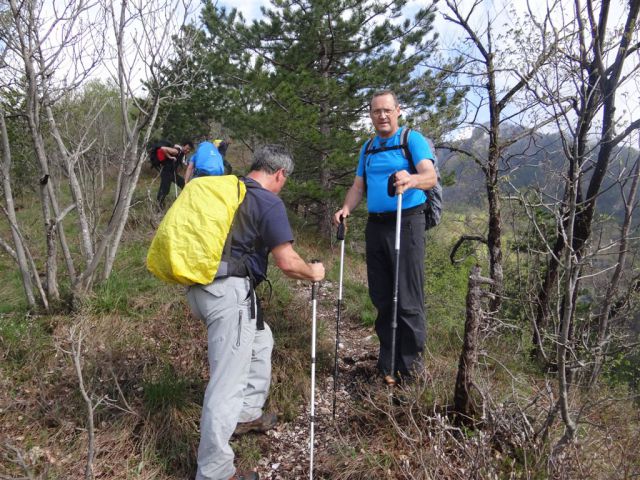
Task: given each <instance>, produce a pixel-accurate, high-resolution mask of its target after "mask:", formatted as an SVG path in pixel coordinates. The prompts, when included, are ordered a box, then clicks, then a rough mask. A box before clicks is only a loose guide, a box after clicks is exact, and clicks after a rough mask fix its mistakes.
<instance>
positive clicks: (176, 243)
mask: <svg viewBox="0 0 640 480" xmlns="http://www.w3.org/2000/svg"><path fill="white" fill-rule="evenodd" d="M246 192H247V189H246V187H245V185H244V183H243V182H241V181H240V179H238V177H236V176H235V175H224V176H213V177H198V178H195V179H193V180H191V181H190V182H189V183H187V184H186V185H185V188H184V189H183V190H182V193H180V195H178V198H177V199H176V201H175V202H174V203H173V205H171V208H169V210H168V211H167V213H166V215H165V216H164V218H163V219H162V222H160V225H159V226H158V230H157V231H156V234H155V236H154V237H153V241H152V242H151V246H150V247H149V252H148V253H147V268H148V269H149V271H150V272H151V273H153V274H154V275H155V276H156V277H158V278H159V279H160V280H164V281H165V282H168V283H180V284H182V285H193V284H196V283H197V284H201V285H206V284H208V283H211V282H212V281H213V278H214V277H215V275H216V272H217V271H218V266H219V265H220V260H221V258H222V253H223V250H224V244H225V242H226V240H227V235H228V233H229V230H230V229H231V223H232V222H233V217H234V215H235V213H236V210H237V209H238V206H239V205H240V204H241V203H242V201H243V200H244V196H245V194H246Z"/></svg>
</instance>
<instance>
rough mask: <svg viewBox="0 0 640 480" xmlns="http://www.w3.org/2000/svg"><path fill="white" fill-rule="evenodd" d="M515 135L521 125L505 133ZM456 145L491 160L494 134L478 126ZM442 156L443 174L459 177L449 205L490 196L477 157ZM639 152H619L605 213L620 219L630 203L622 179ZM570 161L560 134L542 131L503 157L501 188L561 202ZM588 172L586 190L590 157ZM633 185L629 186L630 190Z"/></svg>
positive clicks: (602, 201)
mask: <svg viewBox="0 0 640 480" xmlns="http://www.w3.org/2000/svg"><path fill="white" fill-rule="evenodd" d="M514 134H517V130H516V129H512V130H511V131H507V132H504V134H503V135H504V136H505V138H506V137H508V136H512V135H514ZM456 146H457V147H458V148H460V149H463V150H466V151H473V152H475V153H476V155H479V156H482V157H485V158H486V155H487V149H488V137H487V135H486V133H485V132H484V131H483V130H482V129H480V128H476V129H475V130H474V131H473V134H472V135H471V136H469V137H467V138H464V139H462V140H460V141H459V142H457V143H456ZM597 154H598V149H597V147H595V148H594V150H593V151H592V152H590V158H591V159H595V158H596V157H597ZM437 155H438V159H439V162H440V168H441V170H442V171H443V173H445V174H446V173H451V172H452V173H453V174H454V176H455V184H454V185H451V186H448V187H445V189H444V199H445V201H446V202H447V203H448V204H450V205H455V206H458V207H461V208H464V206H465V205H478V204H479V202H484V201H485V200H486V196H487V195H486V188H485V181H484V175H483V173H482V171H481V169H480V167H479V166H478V165H477V164H476V162H475V161H474V160H472V159H471V158H470V157H467V156H463V155H461V154H458V153H452V152H451V151H449V150H446V149H439V150H438V151H437ZM638 155H639V152H638V151H637V150H635V149H631V148H627V147H623V148H619V149H618V150H617V151H616V152H615V155H614V157H613V159H612V161H611V164H610V166H609V172H608V175H607V179H606V181H605V184H604V186H603V188H602V192H603V193H602V195H601V198H599V199H598V203H597V210H598V212H599V213H606V214H610V215H615V216H616V217H620V216H621V215H622V212H623V209H624V203H623V201H622V197H621V194H620V192H621V190H620V189H621V188H622V187H621V185H620V182H619V181H618V179H622V178H625V177H627V176H628V174H629V172H630V170H631V167H632V165H633V162H634V161H635V160H636V159H637V158H638ZM567 165H568V162H567V160H566V157H565V155H564V152H563V147H562V141H561V138H560V135H559V134H558V133H549V134H537V135H535V136H534V137H532V138H527V139H523V140H519V141H518V142H516V143H514V144H513V145H512V146H511V147H509V148H508V149H507V151H506V153H505V155H503V161H502V163H501V165H500V172H501V179H502V183H501V188H502V190H503V192H504V193H505V194H510V193H515V192H516V191H523V190H528V189H533V190H536V191H540V192H542V193H543V195H544V200H545V202H549V203H554V202H559V201H561V199H562V196H563V194H564V179H565V178H566V175H567ZM584 171H585V175H584V178H583V181H582V186H583V191H586V188H587V185H588V181H589V178H590V176H591V173H592V164H591V163H590V161H589V160H588V161H587V163H586V164H585V168H584ZM627 183H629V182H627ZM628 189H629V186H628V185H627V186H626V187H625V191H628Z"/></svg>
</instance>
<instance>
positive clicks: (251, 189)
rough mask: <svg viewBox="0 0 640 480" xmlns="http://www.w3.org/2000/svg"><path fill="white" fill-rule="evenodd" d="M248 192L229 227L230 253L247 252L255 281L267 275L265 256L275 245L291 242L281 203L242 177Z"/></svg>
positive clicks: (243, 253) (286, 219) (273, 195)
mask: <svg viewBox="0 0 640 480" xmlns="http://www.w3.org/2000/svg"><path fill="white" fill-rule="evenodd" d="M243 181H244V183H245V185H246V186H247V194H246V196H245V198H244V201H243V202H242V203H241V204H240V207H239V208H238V211H237V213H236V218H235V219H234V224H233V230H232V243H231V256H232V257H233V258H241V257H242V256H243V255H246V254H248V255H249V256H248V262H249V266H250V268H251V270H252V272H253V275H254V278H255V279H256V282H257V283H260V282H261V281H262V280H264V279H265V278H267V257H268V255H269V252H270V251H271V250H272V249H273V248H274V247H277V246H278V245H282V244H283V243H287V242H293V232H292V231H291V226H290V224H289V218H288V217H287V211H286V209H285V206H284V203H283V202H282V200H281V199H280V197H278V196H277V195H276V194H274V193H272V192H270V191H269V190H266V189H265V188H263V187H262V186H261V185H260V184H259V183H258V182H256V181H255V180H253V179H251V178H246V177H245V178H243Z"/></svg>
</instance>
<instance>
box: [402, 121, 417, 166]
mask: <svg viewBox="0 0 640 480" xmlns="http://www.w3.org/2000/svg"><path fill="white" fill-rule="evenodd" d="M409 133H411V129H410V128H409V127H404V128H403V129H402V133H401V134H400V148H401V149H402V153H403V155H404V158H406V159H407V160H408V161H409V172H410V173H418V170H417V169H416V166H415V164H414V163H413V155H411V149H410V148H409Z"/></svg>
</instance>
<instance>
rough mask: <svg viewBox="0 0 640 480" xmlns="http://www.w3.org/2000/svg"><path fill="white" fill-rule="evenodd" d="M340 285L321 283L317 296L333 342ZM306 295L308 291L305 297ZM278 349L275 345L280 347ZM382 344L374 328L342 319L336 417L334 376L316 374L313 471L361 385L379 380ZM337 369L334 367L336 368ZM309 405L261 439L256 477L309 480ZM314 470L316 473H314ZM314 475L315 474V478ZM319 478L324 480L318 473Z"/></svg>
mask: <svg viewBox="0 0 640 480" xmlns="http://www.w3.org/2000/svg"><path fill="white" fill-rule="evenodd" d="M336 292H337V285H332V284H331V283H329V282H323V284H322V288H321V289H320V292H319V302H318V310H317V317H318V319H319V320H320V319H321V320H322V321H324V322H325V325H326V326H327V331H328V332H329V335H330V338H331V339H332V340H333V339H334V338H335V336H334V335H335V319H336V306H335V299H337V293H336ZM305 294H306V295H308V292H306V293H305ZM276 348H277V346H276ZM377 354H378V343H377V339H376V337H375V333H374V331H373V329H372V328H366V327H363V326H362V325H358V324H356V322H355V321H352V320H349V319H348V318H345V316H343V317H342V319H341V325H340V348H339V351H338V370H339V377H338V385H337V386H338V389H337V395H336V416H335V421H334V419H333V414H332V413H333V397H334V394H333V372H331V373H329V374H328V373H326V372H325V373H320V374H318V373H316V392H315V397H316V402H315V414H316V415H315V417H316V421H315V426H314V440H315V441H314V445H315V448H314V457H315V461H314V464H315V467H316V468H318V467H319V465H320V464H321V463H322V458H323V456H324V455H326V454H327V453H328V451H329V447H330V446H331V445H333V443H334V442H333V441H334V439H335V437H336V433H337V432H336V425H338V426H339V425H341V424H344V422H345V421H346V419H347V417H348V416H347V409H348V408H349V406H350V405H351V402H353V401H354V398H355V397H357V396H360V393H359V392H360V391H361V390H362V385H363V384H364V385H366V384H369V383H370V382H371V381H372V380H373V379H374V378H376V368H375V364H376V358H377ZM332 370H333V369H332ZM309 409H310V405H309V404H308V402H307V404H305V405H301V406H300V413H299V414H298V416H297V417H296V418H295V420H293V421H292V422H289V423H280V424H279V425H278V426H277V427H276V428H275V429H274V430H272V431H269V432H267V433H266V434H265V435H266V436H267V438H265V439H264V441H261V442H260V443H261V445H263V446H264V448H263V450H262V452H263V455H264V456H263V457H262V458H261V459H260V461H259V465H258V473H259V474H260V478H261V479H272V480H296V479H305V478H309V431H310V420H309V418H310V410H309ZM316 468H314V471H316ZM315 477H316V475H314V478H315ZM317 478H322V477H321V476H320V474H319V473H318V475H317Z"/></svg>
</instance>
